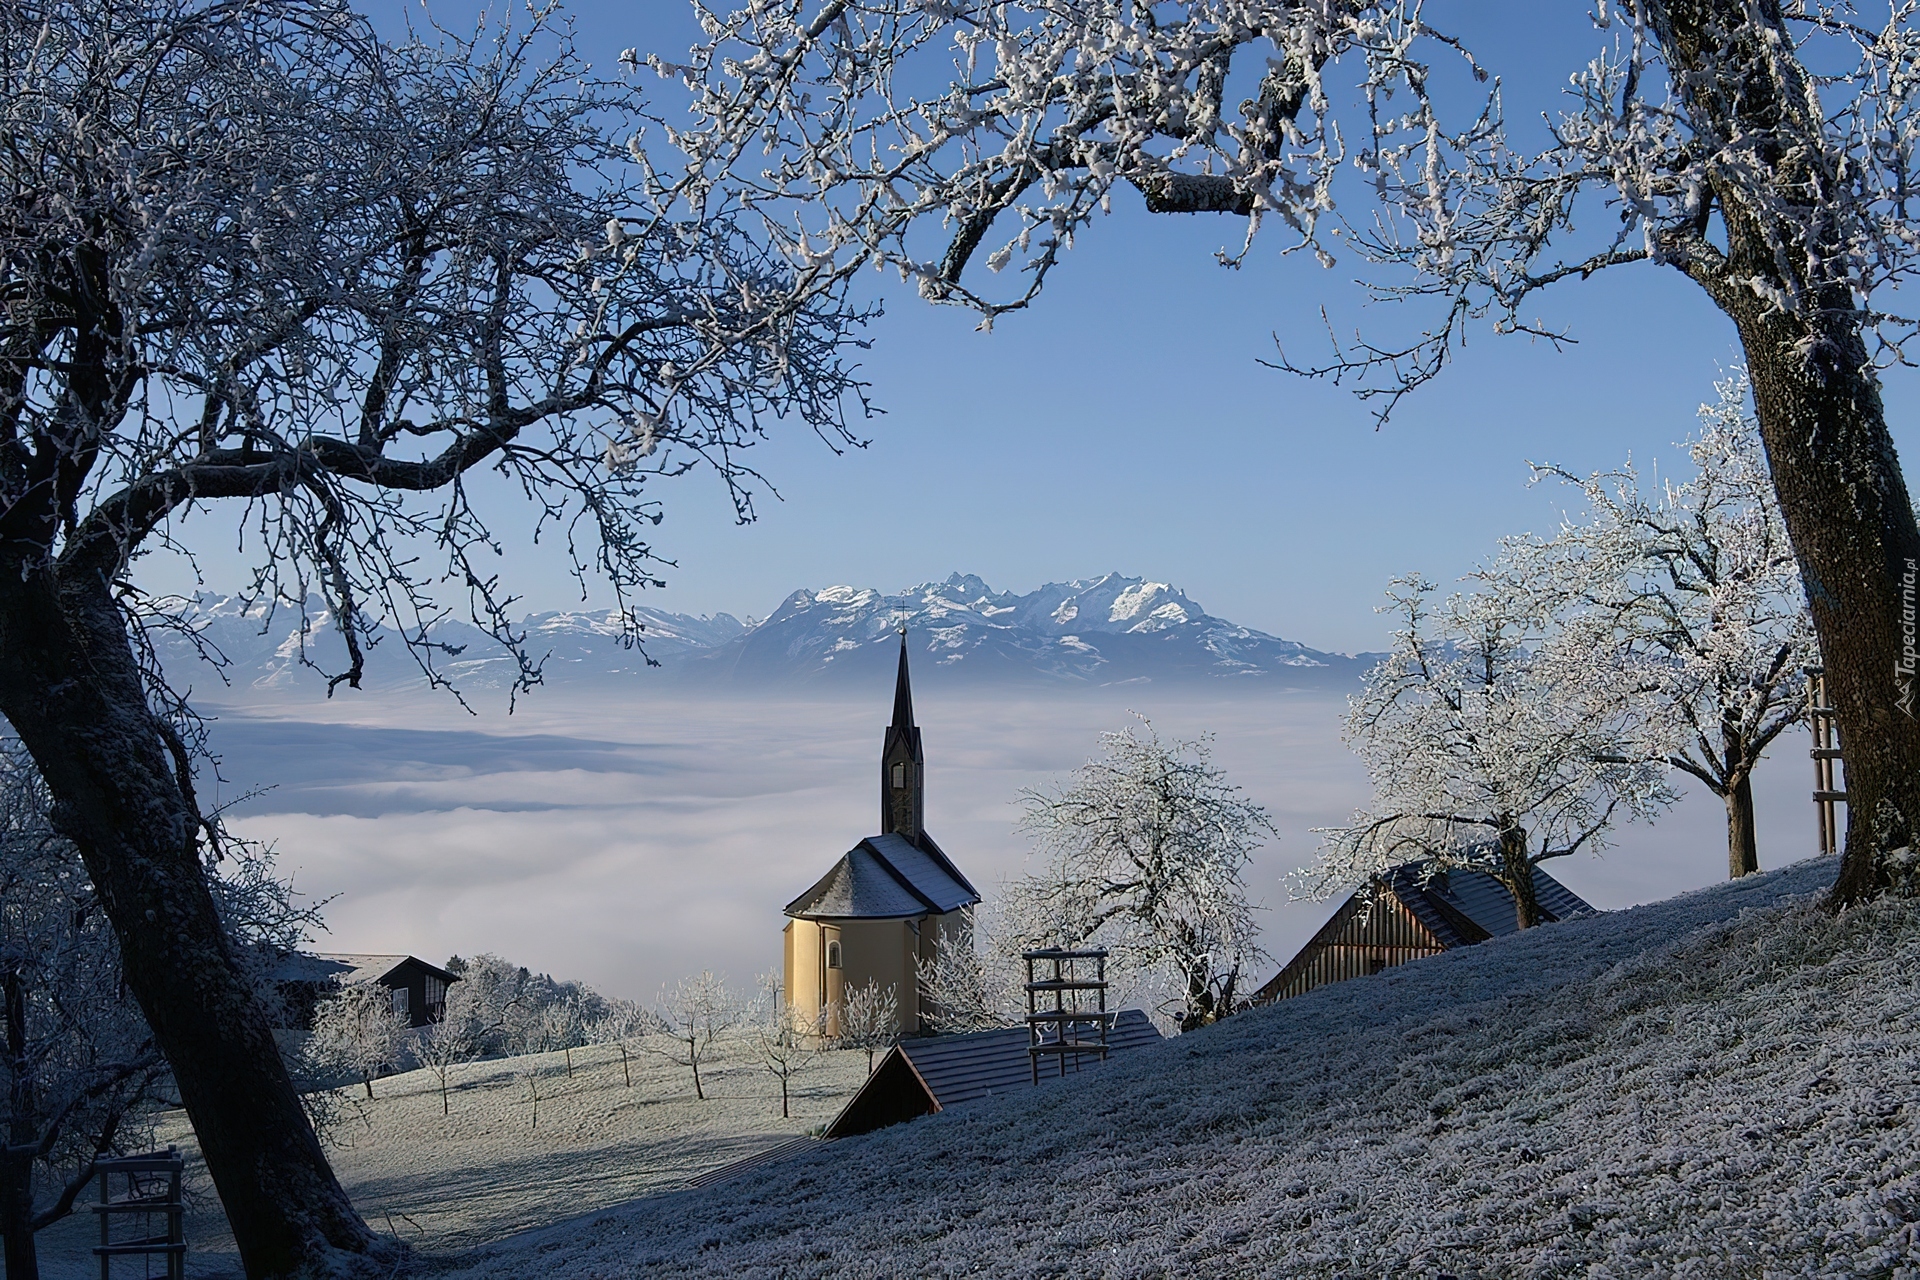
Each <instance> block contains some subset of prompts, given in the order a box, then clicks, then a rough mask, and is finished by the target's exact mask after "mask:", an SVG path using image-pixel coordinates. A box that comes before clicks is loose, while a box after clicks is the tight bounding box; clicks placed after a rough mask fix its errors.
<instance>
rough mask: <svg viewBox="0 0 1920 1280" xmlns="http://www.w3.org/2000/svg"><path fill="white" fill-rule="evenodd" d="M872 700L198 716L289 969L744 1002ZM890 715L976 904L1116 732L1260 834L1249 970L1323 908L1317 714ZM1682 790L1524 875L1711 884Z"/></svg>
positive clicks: (847, 785)
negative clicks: (1169, 759) (1202, 774)
mask: <svg viewBox="0 0 1920 1280" xmlns="http://www.w3.org/2000/svg"><path fill="white" fill-rule="evenodd" d="M642 679H644V677H642ZM629 689H631V691H628V690H629ZM890 693H891V690H879V691H876V692H875V696H873V697H872V698H865V699H858V700H847V699H844V698H835V699H832V700H822V699H807V698H802V697H765V696H756V697H744V696H738V697H736V696H722V695H701V696H692V695H686V694H672V695H666V694H659V693H655V692H652V691H649V690H646V689H645V688H644V687H637V688H636V687H633V686H627V687H625V688H623V687H622V686H605V687H601V688H599V689H596V690H593V691H591V692H589V691H585V690H578V689H576V690H558V691H545V690H542V691H538V692H536V693H535V694H534V696H532V697H530V698H523V699H522V700H521V701H520V704H519V707H518V709H517V710H515V711H514V712H513V713H512V714H511V715H509V714H508V711H507V707H506V702H505V699H504V697H503V696H501V695H499V694H497V693H492V692H485V691H483V692H480V693H478V694H476V695H474V696H473V697H472V703H473V707H474V712H475V713H474V714H470V713H469V712H467V711H465V710H462V709H461V707H460V706H459V705H457V704H456V703H455V702H454V701H453V700H452V699H450V698H446V697H444V696H434V695H427V694H420V695H409V696H405V697H395V696H392V695H368V694H356V693H353V692H348V691H343V692H342V694H341V695H340V696H338V697H336V698H335V699H333V700H332V701H330V702H311V701H262V700H260V699H259V698H258V697H255V698H254V699H252V700H249V701H247V702H244V703H236V704H231V705H226V706H222V707H210V708H208V709H209V710H210V711H213V712H214V713H215V717H216V718H215V720H214V723H213V727H212V744H213V747H214V749H215V751H216V752H217V753H218V754H219V755H220V757H221V766H220V769H221V773H222V775H223V778H222V781H221V782H220V784H219V785H218V787H217V791H218V794H219V796H220V798H221V800H222V801H223V802H228V803H231V804H232V805H233V808H232V810H231V819H232V823H233V826H234V827H235V829H236V830H238V831H239V832H241V833H242V834H244V835H246V836H249V837H252V838H255V839H259V840H265V841H270V842H272V843H273V844H274V845H275V846H276V847H277V849H278V856H279V861H280V866H281V868H282V870H283V872H289V873H292V874H293V875H294V877H295V884H296V887H297V888H298V889H299V890H301V891H302V892H304V893H307V894H310V895H313V896H315V897H322V898H327V899H329V901H328V903H327V906H326V911H325V915H326V921H327V925H328V929H329V932H327V933H326V934H324V935H321V936H320V937H319V938H318V939H317V940H316V942H315V946H316V949H319V950H326V951H358V952H403V953H410V954H414V955H418V956H421V957H423V958H425V959H428V960H432V961H436V962H439V961H444V960H445V959H446V958H447V957H448V956H450V955H453V954H456V953H458V954H463V955H465V954H473V953H475V952H480V951H493V952H497V953H499V954H501V955H504V956H507V957H509V958H511V959H513V960H515V961H517V962H518V963H521V964H525V965H530V966H532V967H533V968H535V969H541V970H546V971H549V972H551V973H553V974H554V975H555V976H557V977H566V978H578V979H582V980H584V981H586V982H588V983H591V984H592V985H593V986H595V987H597V988H599V989H600V990H602V991H604V992H607V993H609V994H614V995H622V996H629V997H633V998H636V999H647V998H650V997H651V996H653V995H654V994H655V993H656V992H657V991H658V989H659V988H660V987H661V985H662V984H664V983H668V982H671V981H672V980H673V979H675V978H677V977H680V976H682V975H684V974H688V973H693V972H697V971H699V970H702V969H713V970H715V971H718V972H724V973H725V974H727V975H728V976H729V977H730V978H731V979H732V980H733V981H735V982H737V983H740V984H742V985H746V984H750V983H752V982H753V981H754V979H755V978H756V976H757V975H759V974H761V973H765V972H768V971H770V970H774V969H777V968H778V966H779V963H780V955H781V947H780V930H781V927H782V925H783V924H784V923H785V921H784V918H783V917H782V915H781V907H782V906H784V905H785V904H786V903H787V902H788V901H790V900H791V899H792V898H794V897H795V896H797V895H798V894H799V893H800V892H801V891H802V890H804V889H806V888H807V887H808V886H809V885H811V884H812V883H813V882H814V881H815V880H816V879H818V878H819V877H820V876H821V875H822V874H823V873H825V871H826V870H827V869H828V868H829V867H830V866H831V865H832V864H833V862H834V860H835V859H837V858H838V857H839V856H840V855H841V854H842V853H844V852H845V851H846V850H847V849H848V848H849V847H851V846H852V845H853V844H854V843H855V842H856V841H857V840H858V839H859V838H860V837H862V836H864V835H868V834H871V833H872V832H873V831H875V830H876V828H877V818H878V807H879V765H878V760H879V751H880V740H881V733H882V730H883V728H884V726H885V723H886V720H887V718H888V714H889V711H890V706H889V705H888V703H889V701H890V696H889V695H890ZM915 710H916V712H917V719H918V721H919V723H920V725H921V727H922V730H923V733H924V737H925V745H926V755H927V827H928V830H929V831H931V832H932V833H933V835H934V836H935V838H936V839H938V840H939V841H940V843H941V846H942V847H943V848H944V849H945V850H946V851H947V852H948V854H949V855H950V856H951V857H953V859H954V860H955V861H956V862H957V863H959V865H960V867H961V868H962V869H963V870H964V871H965V872H966V873H967V874H968V876H969V877H970V878H971V879H972V880H973V882H974V883H975V885H977V886H978V887H979V888H980V890H981V892H982V893H984V894H985V895H987V897H988V899H989V900H991V899H992V898H993V897H994V895H995V892H996V886H997V885H998V884H999V883H1000V882H1002V881H1004V880H1005V879H1007V878H1010V877H1013V876H1017V875H1020V874H1021V873H1022V871H1023V869H1025V867H1026V866H1027V861H1026V859H1027V846H1026V843H1025V841H1024V839H1023V838H1022V837H1020V836H1019V835H1017V834H1016V832H1015V831H1014V823H1015V820H1016V818H1017V816H1018V812H1019V810H1018V803H1017V800H1018V794H1019V792H1020V790H1021V788H1023V787H1034V786H1040V785H1044V784H1046V783H1048V782H1049V781H1052V780H1055V779H1058V778H1060V777H1061V776H1063V775H1064V774H1066V773H1068V772H1069V771H1071V770H1072V769H1074V768H1075V767H1076V766H1078V765H1079V764H1081V763H1082V762H1083V761H1085V760H1086V759H1087V758H1088V757H1089V756H1090V755H1092V754H1094V753H1095V752H1096V751H1097V748H1098V737H1099V734H1100V732H1101V731H1102V730H1106V729H1115V728H1121V727H1124V726H1125V725H1127V724H1129V723H1131V722H1132V719H1131V714H1130V713H1135V712H1137V713H1141V714H1145V715H1147V716H1150V717H1151V718H1152V720H1153V723H1154V725H1155V726H1156V727H1157V728H1158V729H1159V730H1160V732H1161V733H1162V734H1163V735H1170V736H1180V737H1186V736H1192V735H1197V734H1200V733H1203V732H1210V733H1212V734H1213V735H1214V737H1215V743H1214V749H1215V754H1216V758H1217V760H1218V761H1219V762H1220V764H1222V765H1223V766H1224V767H1225V768H1226V769H1227V770H1228V773H1229V775H1230V777H1231V778H1232V780H1233V781H1235V782H1237V783H1238V784H1240V785H1241V786H1242V787H1244V788H1245V789H1246V791H1247V793H1248V794H1249V795H1250V796H1251V797H1252V798H1254V799H1255V800H1257V801H1259V802H1260V803H1261V804H1264V805H1266V806H1267V808H1268V809H1269V810H1270V811H1271V813H1272V815H1273V817H1274V820H1275V823H1276V825H1277V826H1278V827H1279V829H1280V833H1281V838H1280V840H1279V841H1278V842H1277V843H1276V844H1273V845H1271V846H1269V847H1267V848H1264V849H1262V850H1261V851H1260V852H1259V854H1258V855H1257V856H1256V858H1255V860H1254V864H1253V867H1252V870H1251V873H1250V875H1249V877H1248V880H1249V885H1250V888H1251V890H1252V894H1253V897H1254V898H1255V899H1256V900H1257V901H1258V902H1260V903H1261V904H1262V911H1261V916H1260V918H1261V919H1262V921H1263V929H1264V937H1263V942H1264V945H1265V947H1266V949H1267V950H1268V951H1269V952H1271V953H1272V954H1273V955H1274V956H1275V957H1276V958H1277V960H1279V961H1284V960H1286V959H1287V958H1288V957H1290V956H1291V955H1292V954H1293V952H1294V951H1295V950H1296V949H1297V948H1298V947H1299V946H1300V944H1302V943H1303V942H1305V941H1306V939H1307V938H1308V937H1310V936H1311V935H1312V933H1313V932H1314V930H1315V929H1317V928H1318V927H1319V926H1320V924H1321V923H1322V922H1323V921H1324V920H1325V919H1326V918H1327V916H1328V915H1330V914H1331V912H1332V910H1333V905H1334V904H1332V903H1313V902H1290V901H1289V900H1288V895H1287V890H1286V886H1285V884H1284V883H1283V879H1284V877H1285V875H1286V873H1287V872H1288V871H1289V870H1291V869H1292V868H1293V867H1295V866H1298V865H1301V864H1302V863H1304V862H1306V861H1308V860H1310V859H1311V857H1312V856H1313V852H1314V849H1315V847H1316V845H1317V843H1318V838H1317V837H1316V836H1315V835H1314V834H1313V828H1315V827H1323V826H1327V825H1329V824H1333V823H1337V822H1340V821H1342V820H1343V819H1345V818H1346V817H1347V815H1348V814H1349V813H1350V812H1351V811H1352V810H1353V808H1354V807H1355V806H1356V805H1359V804H1361V803H1363V802H1364V801H1365V799H1366V778H1365V775H1364V773H1363V772H1362V770H1361V769H1360V768H1359V766H1358V764H1357V763H1356V761H1355V760H1354V759H1353V757H1352V756H1351V755H1350V754H1349V753H1348V752H1347V751H1346V749H1345V748H1344V747H1343V746H1342V745H1341V741H1340V719H1341V715H1342V713H1343V710H1344V702H1343V701H1342V700H1341V699H1340V698H1339V697H1337V696H1332V695H1327V694H1260V693H1252V692H1249V691H1246V690H1242V689H1236V690H1234V691H1233V694H1232V696H1227V695H1226V694H1225V692H1223V693H1221V694H1217V695H1209V694H1196V693H1194V692H1193V691H1190V690H1187V691H1174V690H1164V691H1163V690H1156V689H1155V688H1154V687H1153V686H1151V685H1128V686H1125V687H1122V688H1115V689H1105V690H1089V691H1081V692H1076V693H1071V694H1055V695H1050V696H1036V695H1033V694H1031V693H1017V692H1007V691H1004V690H1002V691H994V692H985V691H972V692H968V691H960V690H954V691H948V692H943V691H941V690H938V689H929V690H926V691H924V692H919V691H917V692H916V698H915ZM1806 746H1807V741H1806V738H1805V736H1804V735H1803V734H1798V733H1795V734H1790V735H1788V736H1786V737H1784V738H1782V739H1781V740H1780V741H1779V742H1777V743H1776V744H1775V746H1774V749H1773V752H1772V756H1773V759H1771V760H1770V761H1769V762H1768V763H1767V764H1766V765H1765V766H1764V767H1763V769H1762V770H1761V772H1760V774H1759V776H1758V778H1757V785H1756V792H1757V799H1758V805H1759V811H1760V815H1759V817H1760V856H1761V865H1762V866H1768V867H1772V866H1779V865H1781V864H1783V863H1785V862H1789V861H1793V860H1797V859H1799V858H1802V857H1805V856H1807V855H1808V854H1810V853H1812V852H1814V848H1813V846H1814V840H1815V836H1814V813H1813V807H1812V804H1811V802H1810V800H1809V797H1808V791H1809V790H1810V788H1811V777H1812V773H1811V767H1810V766H1809V764H1808V762H1807V755H1806ZM1694 791H1695V794H1693V795H1691V796H1689V797H1688V798H1687V799H1686V800H1685V801H1684V802H1683V803H1682V804H1681V805H1680V806H1679V807H1678V808H1677V809H1675V810H1674V811H1673V812H1672V813H1671V814H1669V815H1668V816H1667V817H1666V818H1664V819H1663V820H1662V821H1661V822H1660V823H1658V824H1657V825H1655V826H1651V827H1648V826H1628V827H1624V828H1622V829H1620V830H1619V831H1618V832H1617V834H1616V841H1615V845H1614V847H1613V848H1610V849H1608V850H1607V851H1606V852H1605V853H1604V854H1602V855H1600V856H1597V857H1595V856H1589V855H1584V854H1583V855H1578V856H1576V857H1574V858H1568V859H1562V860H1558V861H1555V862H1553V863H1550V864H1549V868H1550V869H1551V870H1552V872H1553V873H1554V874H1555V875H1556V876H1558V877H1560V878H1561V879H1562V880H1564V881H1565V882H1566V883H1567V884H1568V885H1570V886H1571V887H1572V888H1573V889H1574V890H1575V891H1576V892H1578V893H1580V894H1581V895H1583V896H1584V897H1586V898H1587V899H1588V900H1589V901H1590V902H1592V903H1593V904H1594V905H1596V906H1598V907H1602V908H1615V907H1623V906H1628V905H1631V904H1634V903H1640V902H1647V901H1652V900H1655V899H1659V898H1664V897H1668V896H1671V895H1672V894H1674V893H1678V892H1680V891H1682V890H1686V889H1692V888H1696V887H1699V886H1702V885H1706V884H1710V883H1713V882H1715V881H1717V880H1720V879H1723V878H1724V877H1725V875H1726V851H1725V850H1726V846H1725V835H1724V825H1723V824H1724V819H1723V813H1722V810H1721V808H1720V805H1719V802H1718V801H1717V800H1716V799H1715V798H1714V797H1713V796H1712V795H1710V794H1707V793H1705V792H1704V791H1700V790H1699V788H1698V787H1695V788H1694ZM1268 976H1270V974H1267V973H1264V972H1263V973H1260V974H1258V975H1255V977H1256V980H1258V981H1264V980H1265V979H1266V978H1267V977H1268Z"/></svg>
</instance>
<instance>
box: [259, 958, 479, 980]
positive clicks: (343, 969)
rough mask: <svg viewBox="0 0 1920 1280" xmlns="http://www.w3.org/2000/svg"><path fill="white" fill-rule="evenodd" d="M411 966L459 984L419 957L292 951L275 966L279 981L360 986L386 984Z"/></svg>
mask: <svg viewBox="0 0 1920 1280" xmlns="http://www.w3.org/2000/svg"><path fill="white" fill-rule="evenodd" d="M409 963H411V964H415V965H418V966H419V967H420V968H422V969H425V970H426V971H427V972H428V973H430V974H432V975H433V976H434V977H436V978H438V979H440V981H442V982H458V981H460V975H459V974H457V973H448V972H447V971H446V970H445V969H442V968H441V967H440V966H439V965H435V964H428V963H427V962H426V961H425V960H422V959H420V957H418V956H388V955H363V954H357V953H348V952H338V951H290V952H288V953H287V954H286V955H285V956H283V957H282V958H281V960H280V963H279V964H277V965H275V966H274V970H273V977H274V980H275V981H276V982H338V983H340V984H341V985H342V986H349V987H351V986H356V985H358V984H360V983H362V982H382V981H385V980H386V979H388V978H391V977H392V976H393V975H394V973H395V972H396V971H398V970H399V969H402V968H404V967H405V966H406V965H408V964H409Z"/></svg>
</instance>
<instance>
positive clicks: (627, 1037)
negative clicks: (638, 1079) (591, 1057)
mask: <svg viewBox="0 0 1920 1280" xmlns="http://www.w3.org/2000/svg"><path fill="white" fill-rule="evenodd" d="M659 1029H660V1024H659V1021H658V1020H657V1019H656V1018H655V1017H654V1016H653V1014H652V1013H651V1012H649V1011H648V1010H646V1009H643V1008H641V1007H640V1006H639V1005H637V1004H634V1003H633V1002H632V1001H630V1000H609V1001H607V1011H606V1012H605V1013H603V1014H602V1015H601V1016H600V1017H598V1018H596V1019H594V1020H593V1021H592V1022H590V1023H588V1024H587V1027H586V1038H587V1043H588V1044H610V1045H612V1046H613V1047H614V1048H616V1049H618V1050H619V1051H620V1076H621V1078H622V1079H623V1080H624V1081H625V1082H626V1086H627V1088H629V1089H631V1088H633V1067H632V1064H631V1062H630V1061H629V1059H628V1052H627V1051H628V1048H629V1046H632V1045H636V1044H638V1043H639V1042H640V1041H642V1040H644V1039H646V1038H647V1037H648V1036H650V1035H652V1034H653V1033H655V1032H656V1031H658V1030H659Z"/></svg>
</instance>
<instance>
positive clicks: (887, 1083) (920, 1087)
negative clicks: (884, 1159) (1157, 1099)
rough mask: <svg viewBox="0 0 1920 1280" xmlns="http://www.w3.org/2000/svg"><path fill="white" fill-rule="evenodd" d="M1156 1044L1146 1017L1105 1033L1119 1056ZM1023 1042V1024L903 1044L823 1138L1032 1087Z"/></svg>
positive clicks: (1119, 1021) (1138, 1014)
mask: <svg viewBox="0 0 1920 1280" xmlns="http://www.w3.org/2000/svg"><path fill="white" fill-rule="evenodd" d="M1160 1038H1161V1037H1160V1033H1159V1032H1158V1031H1156V1030H1155V1029H1154V1026H1153V1023H1152V1022H1151V1021H1149V1020H1148V1018H1147V1015H1146V1014H1145V1013H1144V1012H1142V1011H1141V1010H1139V1009H1122V1010H1121V1011H1120V1012H1119V1014H1118V1015H1116V1016H1115V1018H1114V1024H1113V1029H1112V1030H1111V1031H1109V1032H1108V1033H1107V1048H1108V1049H1109V1050H1110V1051H1111V1052H1114V1053H1120V1052H1124V1051H1126V1050H1129V1049H1138V1048H1141V1047H1142V1046H1145V1045H1150V1044H1158V1043H1159V1042H1160ZM1028 1044H1029V1041H1028V1034H1027V1028H1026V1027H1024V1026H1020V1027H1002V1028H999V1029H997V1030H994V1031H975V1032H971V1033H969V1034H966V1035H946V1036H923V1037H919V1038H917V1039H913V1040H902V1041H901V1042H900V1043H899V1044H896V1045H894V1046H893V1048H891V1049H889V1050H887V1054H886V1056H885V1057H884V1058H882V1059H880V1065H879V1066H877V1067H875V1068H874V1070H873V1074H872V1075H870V1076H868V1077H867V1082H866V1083H865V1084H863V1085H861V1086H860V1091H859V1092H858V1093H856V1094H854V1095H853V1097H851V1098H849V1099H847V1105H846V1106H844V1107H842V1108H841V1109H840V1114H839V1115H837V1116H835V1117H834V1119H833V1123H832V1124H830V1125H828V1126H827V1128H826V1132H825V1134H824V1135H823V1136H824V1137H828V1138H846V1137H851V1136H852V1135H854V1134H856V1133H871V1132H872V1131H873V1130H875V1129H884V1128H886V1127H887V1126H888V1125H892V1124H899V1123H901V1122H902V1121H905V1120H912V1119H914V1118H915V1117H916V1116H924V1115H931V1114H933V1113H934V1112H936V1111H945V1110H947V1109H948V1108H949V1107H955V1106H959V1105H960V1104H962V1103H966V1102H975V1101H978V1100H979V1099H981V1098H989V1097H1000V1096H1005V1095H1006V1094H1009V1093H1018V1092H1020V1091H1021V1090H1023V1089H1031V1088H1033V1059H1032V1056H1031V1055H1030V1054H1029V1053H1028V1052H1027V1048H1028ZM1100 1061H1101V1060H1100V1059H1099V1058H1097V1057H1094V1056H1092V1055H1087V1056H1085V1057H1080V1058H1076V1059H1075V1060H1074V1063H1075V1066H1076V1067H1077V1068H1078V1069H1079V1070H1092V1069H1093V1068H1095V1067H1097V1066H1098V1065H1099V1064H1100ZM1070 1069H1072V1068H1070ZM1040 1078H1041V1080H1042V1081H1043V1082H1044V1081H1046V1080H1048V1079H1052V1078H1054V1077H1051V1076H1048V1075H1045V1074H1043V1075H1042V1076H1041V1077H1040Z"/></svg>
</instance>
